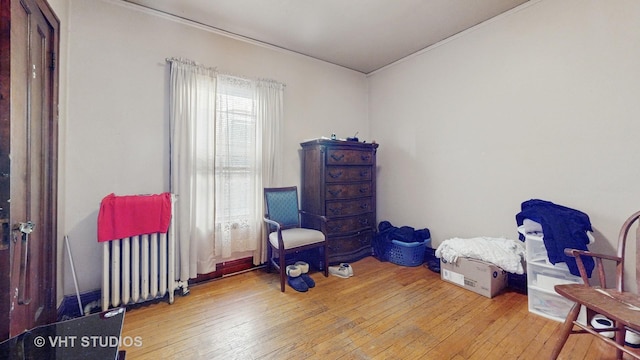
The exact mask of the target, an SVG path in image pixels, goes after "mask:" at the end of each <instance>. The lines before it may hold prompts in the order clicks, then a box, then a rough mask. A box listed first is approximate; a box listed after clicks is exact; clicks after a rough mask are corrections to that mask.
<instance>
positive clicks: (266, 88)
mask: <svg viewBox="0 0 640 360" xmlns="http://www.w3.org/2000/svg"><path fill="white" fill-rule="evenodd" d="M255 100H256V118H257V120H258V121H257V124H258V128H259V133H261V134H262V136H261V137H260V140H261V142H262V144H261V145H260V148H261V149H262V159H261V160H262V167H261V171H262V186H260V188H259V189H256V191H258V192H260V197H259V198H260V203H259V204H257V206H258V211H260V215H263V213H264V196H263V194H262V193H263V188H265V187H273V186H279V185H282V170H283V169H282V161H281V159H282V141H281V139H280V135H281V124H282V121H283V118H284V85H283V84H281V83H277V82H274V81H269V80H261V81H258V82H257V84H256V87H255ZM260 229H261V230H262V233H261V236H260V238H261V239H264V238H265V236H266V235H265V234H264V231H266V229H265V228H264V226H262V227H261V228H260ZM266 261H267V248H266V241H265V240H262V241H260V247H259V248H258V251H256V253H255V255H254V257H253V263H254V265H258V264H262V263H265V262H266Z"/></svg>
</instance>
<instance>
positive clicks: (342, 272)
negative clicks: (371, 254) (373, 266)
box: [329, 263, 353, 279]
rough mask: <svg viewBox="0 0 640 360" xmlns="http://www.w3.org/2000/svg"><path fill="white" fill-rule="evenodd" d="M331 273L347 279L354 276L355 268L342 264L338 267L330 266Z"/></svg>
mask: <svg viewBox="0 0 640 360" xmlns="http://www.w3.org/2000/svg"><path fill="white" fill-rule="evenodd" d="M329 273H330V274H331V275H335V276H337V277H341V278H343V279H346V278H349V277H352V276H353V268H352V267H351V265H349V264H347V263H341V264H340V265H338V266H329Z"/></svg>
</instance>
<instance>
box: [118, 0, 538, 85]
mask: <svg viewBox="0 0 640 360" xmlns="http://www.w3.org/2000/svg"><path fill="white" fill-rule="evenodd" d="M124 1H128V2H130V3H135V4H138V5H141V6H144V7H147V8H151V9H155V10H158V11H161V12H163V13H167V14H172V15H175V16H178V17H180V18H184V19H188V20H192V21H194V22H197V23H200V24H204V25H207V26H210V27H212V28H215V29H218V30H222V31H224V32H228V33H231V34H234V35H237V36H240V37H244V38H248V39H252V40H256V41H259V42H262V43H266V44H270V45H273V46H276V47H279V48H283V49H287V50H291V51H294V52H297V53H300V54H305V55H308V56H311V57H314V58H317V59H320V60H324V61H327V62H330V63H333V64H337V65H340V66H344V67H346V68H349V69H353V70H356V71H359V72H362V73H365V74H367V73H370V72H372V71H375V70H377V69H379V68H381V67H384V66H385V65H388V64H390V63H393V62H395V61H397V60H399V59H402V58H403V57H406V56H408V55H411V54H413V53H415V52H417V51H420V50H422V49H424V48H426V47H429V46H430V45H432V44H435V43H437V42H439V41H441V40H443V39H446V38H448V37H450V36H452V35H455V34H457V33H459V32H461V31H463V30H465V29H468V28H470V27H472V26H474V25H477V24H479V23H481V22H483V21H486V20H488V19H490V18H492V17H494V16H496V15H499V14H501V13H503V12H505V11H507V10H509V9H512V8H514V7H516V6H518V5H521V4H523V3H525V2H527V1H528V0H124Z"/></svg>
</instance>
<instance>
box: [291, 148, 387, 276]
mask: <svg viewBox="0 0 640 360" xmlns="http://www.w3.org/2000/svg"><path fill="white" fill-rule="evenodd" d="M300 145H301V146H302V191H301V208H302V210H304V211H307V212H310V213H313V214H317V215H324V216H326V217H327V219H328V222H327V228H326V230H327V235H328V241H329V254H328V255H329V264H330V265H334V264H337V263H341V262H353V261H356V260H358V259H361V258H363V257H365V256H369V255H372V248H371V240H372V239H373V234H374V231H375V230H376V176H375V175H376V150H377V148H378V144H365V143H360V142H352V141H340V140H328V139H316V140H310V141H307V142H304V143H302V144H300ZM302 219H303V220H302V226H303V227H310V228H314V229H321V224H320V222H319V221H317V220H313V219H311V218H310V217H307V218H306V219H305V217H303V218H302Z"/></svg>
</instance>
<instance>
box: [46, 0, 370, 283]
mask: <svg viewBox="0 0 640 360" xmlns="http://www.w3.org/2000/svg"><path fill="white" fill-rule="evenodd" d="M67 1H68V25H67V26H68V31H69V32H68V34H66V35H67V36H68V53H67V54H66V55H67V58H66V59H61V62H62V63H66V66H67V67H68V71H67V72H68V75H67V76H68V79H67V88H66V89H62V92H65V93H66V100H65V101H66V103H65V104H63V106H65V107H66V109H67V112H66V118H65V119H63V121H64V122H65V129H66V130H65V131H66V134H64V138H65V141H66V145H65V146H66V149H65V154H66V159H65V160H64V163H65V167H64V169H62V173H63V174H62V176H61V178H60V179H61V181H62V182H63V183H64V184H63V185H64V187H65V188H66V199H65V201H64V206H63V208H62V209H61V212H62V213H63V218H64V224H63V229H64V234H67V235H69V238H70V240H71V242H72V249H73V252H74V254H73V256H74V260H75V265H76V270H77V273H78V277H79V284H80V291H81V292H84V291H89V290H93V289H98V288H99V287H100V278H101V262H102V258H101V249H100V247H99V246H98V244H97V241H96V219H97V215H98V209H99V204H100V201H101V200H102V198H103V197H104V196H105V195H107V194H109V193H111V192H114V193H116V194H117V195H126V194H139V193H160V192H163V191H168V190H169V185H168V159H169V147H168V139H169V133H168V115H167V101H166V99H167V79H168V78H167V76H168V72H167V65H166V63H165V58H167V57H186V58H189V59H191V60H195V61H197V62H199V63H202V64H205V65H207V66H211V67H217V68H218V70H219V71H221V72H227V73H232V74H237V75H241V76H247V77H259V78H270V79H274V80H277V81H280V82H283V83H285V84H286V89H285V101H284V103H285V119H284V121H285V123H284V126H283V129H284V139H285V142H284V153H285V155H284V157H285V158H284V162H285V164H286V171H285V172H284V174H283V176H282V178H283V184H295V185H298V184H299V181H300V169H299V168H300V162H299V155H298V149H299V148H300V145H299V144H300V142H301V141H303V140H305V139H310V138H315V137H319V136H329V135H330V134H331V133H332V132H335V133H337V134H338V135H340V136H348V135H351V134H353V133H355V132H356V131H360V135H361V137H363V138H365V139H366V138H367V136H368V123H367V114H366V112H367V91H366V82H367V80H366V77H365V76H364V75H362V74H360V73H357V72H354V71H351V70H346V69H344V68H341V67H338V66H334V65H330V64H327V63H324V62H321V61H317V60H314V59H311V58H308V57H305V56H301V55H298V54H294V53H290V52H286V51H283V50H279V49H274V48H270V47H265V46H260V45H257V44H253V43H249V42H246V41H240V40H238V39H233V38H229V37H226V36H222V35H219V34H216V33H214V32H212V31H210V30H207V29H205V28H202V27H197V26H194V25H190V24H187V23H185V22H181V21H177V20H174V19H171V18H169V17H166V16H163V15H159V14H155V13H152V12H149V11H147V10H142V9H141V8H138V7H135V6H134V5H129V4H127V3H125V2H123V1H112V0H91V1H87V0H67ZM58 2H62V0H58ZM64 55H65V54H62V57H64ZM64 262H65V263H64V270H63V279H62V281H63V283H64V286H63V287H64V290H63V292H64V294H71V293H73V292H74V288H73V281H72V278H71V271H70V268H69V266H68V261H67V260H66V258H65V260H64Z"/></svg>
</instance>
